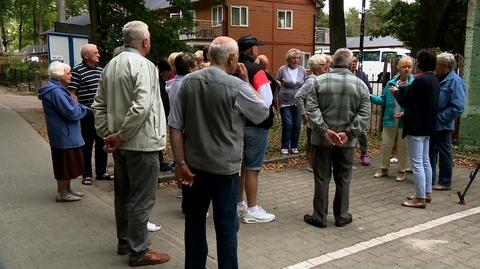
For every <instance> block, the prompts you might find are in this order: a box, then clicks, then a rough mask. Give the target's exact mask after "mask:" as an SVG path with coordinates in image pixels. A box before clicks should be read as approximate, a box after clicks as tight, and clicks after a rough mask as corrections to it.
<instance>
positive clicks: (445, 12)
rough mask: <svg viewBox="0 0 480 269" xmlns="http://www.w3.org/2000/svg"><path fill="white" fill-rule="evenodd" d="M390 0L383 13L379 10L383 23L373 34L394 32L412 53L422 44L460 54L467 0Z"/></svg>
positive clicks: (463, 43)
mask: <svg viewBox="0 0 480 269" xmlns="http://www.w3.org/2000/svg"><path fill="white" fill-rule="evenodd" d="M391 2H392V6H391V7H390V9H388V10H387V11H386V12H385V13H384V14H383V15H381V14H382V13H383V12H379V14H380V20H381V22H382V23H381V25H380V27H379V28H378V29H373V31H372V35H375V36H387V35H393V36H395V37H397V38H398V39H400V40H402V41H403V42H405V43H406V44H407V46H409V47H411V48H412V51H413V52H414V53H415V51H418V50H419V49H421V48H424V47H437V48H439V49H440V50H442V51H451V52H454V53H460V54H463V50H464V46H465V30H466V14H467V10H468V0H444V1H435V0H421V1H420V0H417V1H415V2H413V3H406V2H402V1H393V0H392V1H391Z"/></svg>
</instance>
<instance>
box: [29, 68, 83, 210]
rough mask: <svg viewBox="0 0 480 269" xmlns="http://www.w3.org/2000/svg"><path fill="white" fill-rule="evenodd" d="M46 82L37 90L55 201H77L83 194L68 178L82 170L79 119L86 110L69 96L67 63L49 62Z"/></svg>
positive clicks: (69, 74)
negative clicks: (55, 182)
mask: <svg viewBox="0 0 480 269" xmlns="http://www.w3.org/2000/svg"><path fill="white" fill-rule="evenodd" d="M48 75H49V78H50V79H49V81H48V83H47V85H45V86H44V87H42V88H41V89H40V90H39V91H38V98H39V99H40V100H42V105H43V111H44V113H45V119H46V122H47V131H48V138H49V141H50V148H51V152H52V162H53V173H54V176H55V179H56V180H57V196H56V201H57V202H73V201H79V200H81V199H82V197H83V195H84V194H83V193H81V192H76V191H74V190H72V188H71V187H70V181H71V180H72V179H74V178H77V177H78V176H81V175H83V173H84V170H85V168H84V163H83V152H82V146H83V145H84V144H85V142H84V141H83V138H82V134H81V131H80V119H81V118H83V117H84V116H85V115H86V113H87V109H86V107H85V106H83V105H81V104H79V103H78V101H77V100H74V99H73V98H72V96H71V95H70V92H69V91H68V90H67V89H66V86H67V85H68V84H70V80H71V78H72V74H71V72H70V66H69V65H67V64H64V63H60V62H53V63H52V64H50V66H49V67H48Z"/></svg>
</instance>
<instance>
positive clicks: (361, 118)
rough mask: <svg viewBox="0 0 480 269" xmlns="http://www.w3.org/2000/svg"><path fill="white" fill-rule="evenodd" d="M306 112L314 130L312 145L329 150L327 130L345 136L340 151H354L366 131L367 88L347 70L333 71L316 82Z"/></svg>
mask: <svg viewBox="0 0 480 269" xmlns="http://www.w3.org/2000/svg"><path fill="white" fill-rule="evenodd" d="M306 111H307V115H308V117H309V119H310V122H311V123H312V126H313V133H312V144H313V145H316V146H321V147H331V146H332V145H331V144H330V143H329V142H328V141H327V140H326V139H325V138H324V134H325V132H326V131H327V130H328V129H330V130H333V131H335V132H342V131H343V132H346V133H347V135H348V142H347V143H346V144H345V145H343V146H342V147H355V138H356V137H357V136H358V135H359V134H360V133H361V132H362V131H363V130H365V129H366V128H367V126H368V121H369V119H370V96H369V91H368V88H367V86H366V85H365V83H364V82H363V81H362V80H360V79H359V78H357V77H356V76H354V75H353V74H352V72H350V70H348V69H346V68H336V69H334V70H333V71H331V72H330V73H327V74H323V75H321V76H319V77H317V78H316V79H315V82H314V88H313V89H312V90H311V91H310V93H309V94H308V97H307V103H306Z"/></svg>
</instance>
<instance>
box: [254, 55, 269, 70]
mask: <svg viewBox="0 0 480 269" xmlns="http://www.w3.org/2000/svg"><path fill="white" fill-rule="evenodd" d="M257 61H258V64H259V65H260V66H261V67H262V69H263V70H267V69H268V66H269V65H270V62H269V61H268V57H267V56H266V55H263V54H261V55H258V57H257Z"/></svg>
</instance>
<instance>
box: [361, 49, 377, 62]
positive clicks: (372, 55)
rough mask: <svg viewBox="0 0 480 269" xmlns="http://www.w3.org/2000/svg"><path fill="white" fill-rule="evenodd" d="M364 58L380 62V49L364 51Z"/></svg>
mask: <svg viewBox="0 0 480 269" xmlns="http://www.w3.org/2000/svg"><path fill="white" fill-rule="evenodd" d="M363 60H364V61H375V62H378V61H379V60H380V51H364V52H363Z"/></svg>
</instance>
